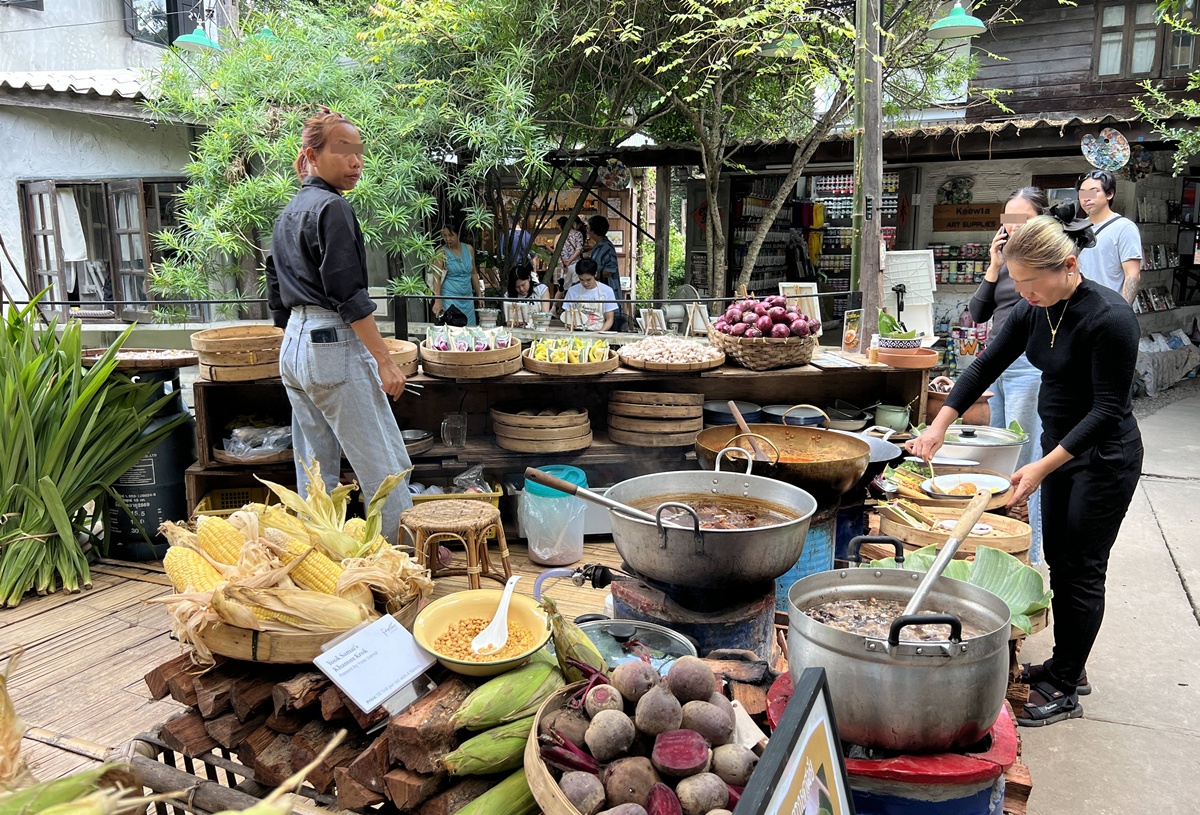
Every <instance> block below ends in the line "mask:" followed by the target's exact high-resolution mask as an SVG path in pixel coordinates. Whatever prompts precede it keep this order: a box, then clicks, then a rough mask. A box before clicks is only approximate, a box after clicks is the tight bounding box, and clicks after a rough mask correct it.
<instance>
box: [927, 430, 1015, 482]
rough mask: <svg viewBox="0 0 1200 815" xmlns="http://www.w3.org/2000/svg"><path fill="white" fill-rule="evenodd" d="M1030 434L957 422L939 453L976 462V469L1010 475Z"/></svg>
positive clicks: (948, 433) (947, 433)
mask: <svg viewBox="0 0 1200 815" xmlns="http://www.w3.org/2000/svg"><path fill="white" fill-rule="evenodd" d="M1027 444H1029V437H1028V436H1025V437H1021V436H1018V435H1017V434H1016V433H1014V432H1012V431H1011V430H1005V429H1004V428H1002V427H988V426H987V425H969V424H956V425H951V426H950V429H949V430H947V431H946V442H945V444H943V445H942V449H941V450H939V451H938V453H939V455H942V456H946V457H948V458H964V459H970V460H971V461H978V462H979V469H981V470H990V471H992V472H995V473H1000V474H1001V475H1012V474H1013V473H1014V472H1015V471H1016V469H1017V460H1018V459H1020V458H1021V451H1022V450H1023V449H1025V445H1027Z"/></svg>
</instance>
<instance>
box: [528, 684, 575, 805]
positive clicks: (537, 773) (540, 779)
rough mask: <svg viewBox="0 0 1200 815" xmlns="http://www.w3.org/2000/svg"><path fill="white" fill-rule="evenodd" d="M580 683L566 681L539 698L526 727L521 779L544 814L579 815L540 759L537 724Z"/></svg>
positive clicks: (557, 708)
mask: <svg viewBox="0 0 1200 815" xmlns="http://www.w3.org/2000/svg"><path fill="white" fill-rule="evenodd" d="M583 685H584V683H583V682H576V683H575V684H574V685H567V687H565V688H563V689H562V690H559V691H555V692H554V693H552V694H550V698H548V699H547V700H546V701H545V702H542V706H541V707H540V708H538V712H537V715H536V716H535V718H534V720H533V728H532V729H531V730H530V731H529V738H528V739H526V741H525V780H526V781H528V782H529V791H530V792H531V793H533V800H535V801H537V803H538V806H539V807H541V809H542V812H543V813H544V815H583V813H581V812H580V811H579V810H578V809H576V808H575V806H574V805H573V804H572V803H571V801H570V799H569V798H567V796H565V795H563V791H562V789H561V788H559V786H558V782H557V781H555V780H554V776H553V775H552V774H551V773H550V768H549V767H547V766H546V762H544V761H542V754H541V749H540V745H539V744H538V725H539V724H541V721H542V719H544V718H545V717H547V716H549V715H550V714H552V713H554V712H555V711H557V710H559V709H561V708H563V707H565V706H566V704H567V700H568V699H570V697H571V694H573V693H575V692H576V691H578V690H579V689H580V688H582V687H583Z"/></svg>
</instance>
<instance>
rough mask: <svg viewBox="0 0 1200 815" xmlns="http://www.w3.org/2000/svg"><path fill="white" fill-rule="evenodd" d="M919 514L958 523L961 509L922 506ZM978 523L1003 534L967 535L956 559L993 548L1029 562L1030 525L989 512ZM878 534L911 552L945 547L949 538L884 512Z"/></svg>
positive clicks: (880, 519)
mask: <svg viewBox="0 0 1200 815" xmlns="http://www.w3.org/2000/svg"><path fill="white" fill-rule="evenodd" d="M921 511H922V512H924V513H925V514H926V515H928V516H929V517H931V518H933V519H935V520H938V521H943V520H954V521H957V520H958V519H959V517H960V516H961V515H962V512H961V511H960V510H957V509H943V508H939V507H922V510H921ZM979 522H980V523H984V524H988V525H989V526H991V527H993V528H994V529H996V530H997V531H998V532H1001V533H1003V534H1002V535H1001V536H999V537H980V536H978V535H968V536H967V537H966V538H964V539H963V541H962V544H961V545H960V546H959V548H958V552H957V554H956V555H955V557H956V558H958V559H960V560H965V559H967V558H969V557H974V555H975V548H976V547H977V546H988V547H991V548H992V549H999V550H1001V551H1002V552H1007V553H1008V554H1010V555H1012V556H1013V557H1017V558H1020V559H1021V560H1023V561H1027V560H1028V557H1029V544H1030V541H1031V539H1032V536H1033V530H1032V528H1031V527H1030V526H1029V524H1027V523H1022V522H1021V521H1018V520H1016V519H1015V518H1006V517H1004V516H1003V515H996V514H995V513H991V512H988V513H984V515H983V517H982V518H980V519H979ZM879 532H880V533H881V534H883V535H890V536H892V537H893V538H897V539H899V540H901V541H903V542H904V544H905V548H907V549H909V550H912V551H915V550H917V549H922V548H924V547H926V546H937V547H939V548H940V547H941V546H944V545H945V543H946V539H947V538H948V537H949V536H950V530H949V529H943V530H940V531H932V530H925V529H917V528H915V527H912V526H909V525H908V524H906V523H902V522H900V521H897V520H894V519H893V518H892V517H891V515H890V514H889V513H887V512H881V513H880V514H879Z"/></svg>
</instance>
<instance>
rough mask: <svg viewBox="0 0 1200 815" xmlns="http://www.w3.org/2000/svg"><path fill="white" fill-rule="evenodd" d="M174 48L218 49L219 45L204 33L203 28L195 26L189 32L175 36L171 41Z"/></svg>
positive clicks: (188, 49) (200, 50) (192, 49)
mask: <svg viewBox="0 0 1200 815" xmlns="http://www.w3.org/2000/svg"><path fill="white" fill-rule="evenodd" d="M172 45H174V46H175V47H176V48H182V49H183V50H185V51H197V52H204V51H220V50H221V46H219V45H217V44H216V43H215V42H213V40H212V39H211V38H210V37H209V36H208V34H206V33H204V28H203V27H201V26H199V25H198V26H196V30H195V31H193V32H192V33H191V34H183V35H181V36H179V37H176V38H175V42H173V43H172Z"/></svg>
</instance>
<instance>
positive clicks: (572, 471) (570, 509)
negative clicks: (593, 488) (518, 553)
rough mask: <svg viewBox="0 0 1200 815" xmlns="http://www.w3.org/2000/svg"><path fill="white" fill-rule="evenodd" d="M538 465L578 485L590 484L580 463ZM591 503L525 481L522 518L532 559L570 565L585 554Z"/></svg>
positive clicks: (558, 564) (552, 563)
mask: <svg viewBox="0 0 1200 815" xmlns="http://www.w3.org/2000/svg"><path fill="white" fill-rule="evenodd" d="M538 469H540V470H542V471H543V472H546V473H549V474H550V475H553V476H557V477H558V478H561V479H563V480H564V481H567V482H569V483H571V484H574V485H575V486H577V487H585V488H586V487H587V475H585V474H584V472H583V470H581V469H579V468H578V467H568V466H565V465H562V464H553V465H550V466H548V467H539V468H538ZM586 509H587V505H586V504H585V503H584V502H583V500H581V499H579V498H576V497H575V496H573V495H567V494H566V493H563V492H559V491H558V490H555V489H551V488H549V487H543V486H542V485H541V484H535V483H534V482H532V481H526V482H525V490H524V495H522V497H521V508H520V516H521V518H520V521H521V525H522V526H523V527H524V529H525V537H526V539H527V541H528V543H529V559H530V560H532V561H533V562H534V563H540V564H542V565H543V566H567V565H569V564H572V563H577V562H578V561H579V560H580V559H582V558H583V515H584V511H585V510H586Z"/></svg>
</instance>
